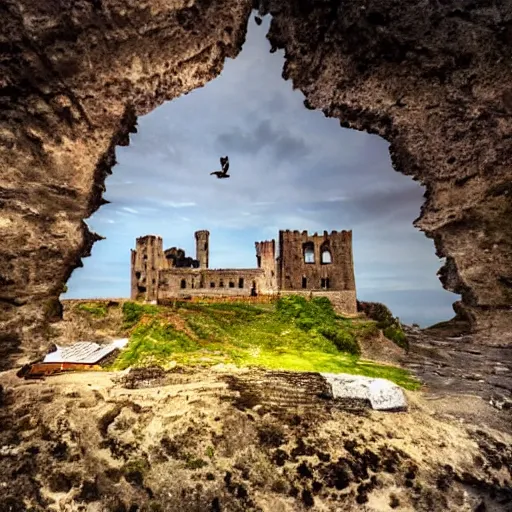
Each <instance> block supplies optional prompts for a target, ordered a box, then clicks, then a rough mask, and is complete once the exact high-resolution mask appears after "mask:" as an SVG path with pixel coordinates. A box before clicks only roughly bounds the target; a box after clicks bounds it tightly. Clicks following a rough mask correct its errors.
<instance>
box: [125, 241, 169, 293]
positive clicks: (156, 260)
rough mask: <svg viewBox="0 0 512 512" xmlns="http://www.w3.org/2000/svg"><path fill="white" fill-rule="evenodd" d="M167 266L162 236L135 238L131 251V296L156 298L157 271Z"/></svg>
mask: <svg viewBox="0 0 512 512" xmlns="http://www.w3.org/2000/svg"><path fill="white" fill-rule="evenodd" d="M168 267H169V264H168V261H167V258H166V257H165V253H164V247H163V240H162V237H160V236H158V235H146V236H141V237H140V238H137V240H136V242H135V250H132V252H131V297H132V298H134V297H136V298H138V299H141V300H145V301H154V300H157V295H158V293H157V292H158V272H159V270H161V269H162V268H168Z"/></svg>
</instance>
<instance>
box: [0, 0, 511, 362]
mask: <svg viewBox="0 0 512 512" xmlns="http://www.w3.org/2000/svg"><path fill="white" fill-rule="evenodd" d="M251 7H252V6H251V2H250V1H248V0H209V1H208V0H196V1H193V0H190V1H187V2H185V1H179V0H177V1H175V2H172V3H170V2H167V1H162V0H74V1H73V2H68V1H67V0H40V1H39V2H33V1H32V0H2V1H1V2H0V18H1V20H2V23H1V24H0V169H1V171H0V172H1V176H2V179H1V182H0V206H1V210H0V232H1V235H2V246H1V248H0V287H1V289H0V313H1V318H2V326H1V329H0V333H1V335H0V336H1V339H0V361H1V362H0V365H2V366H3V367H7V366H9V365H10V364H12V361H13V360H14V359H13V358H14V357H16V351H19V350H20V348H19V347H20V344H21V345H22V346H23V347H24V348H25V350H26V352H27V354H29V353H30V352H31V351H32V352H37V351H38V350H40V349H41V347H42V346H44V344H45V343H46V333H45V328H46V327H45V326H46V325H47V320H51V319H57V318H58V317H59V314H60V304H59V302H58V296H59V294H60V292H61V291H62V288H63V284H64V283H65V282H66V280H67V279H68V278H69V276H70V275H71V272H72V270H73V269H74V268H76V267H77V266H80V265H81V258H82V257H84V256H86V255H88V254H89V252H90V249H91V246H92V244H93V243H94V241H95V240H97V239H98V235H96V234H94V233H90V232H89V230H88V229H87V227H86V225H85V223H84V222H83V219H85V218H87V217H88V216H90V215H91V214H92V213H93V212H94V211H95V210H96V209H97V208H98V207H99V206H100V205H101V204H102V192H103V190H104V179H105V177H106V175H107V174H108V173H109V172H111V167H112V166H113V165H114V164H115V153H114V150H115V146H116V145H126V144H128V142H129V133H130V132H133V131H134V130H135V124H136V118H137V116H138V115H142V114H145V113H147V112H149V111H150V110H152V109H153V108H155V107H156V106H158V105H159V104H161V103H162V102H163V101H165V100H169V99H172V98H175V97H177V96H179V95H180V94H183V93H186V92H189V91H191V90H192V89H194V88H197V87H200V86H202V85H204V84H205V83H206V82H207V81H209V80H211V79H212V78H214V77H215V76H217V75H218V74H219V73H220V71H221V69H222V65H223V62H224V59H225V58H226V57H235V56H236V55H237V54H238V52H239V51H240V49H241V46H242V44H243V42H244V39H245V32H246V23H247V19H248V17H249V15H250V11H251ZM255 7H258V8H259V9H260V11H261V12H262V13H267V12H270V13H271V14H272V15H273V21H272V25H271V30H270V34H269V39H270V41H271V43H272V45H273V49H276V48H284V49H285V52H286V65H285V69H284V73H283V76H284V77H285V78H287V79H292V80H293V85H294V87H296V88H300V89H301V90H302V91H303V92H304V94H305V95H306V98H307V100H306V102H305V104H306V106H307V107H308V108H315V109H321V110H323V111H324V113H325V114H326V115H328V116H332V117H337V118H339V119H340V120H341V124H342V125H343V126H347V127H352V128H356V129H361V130H367V131H369V132H372V133H378V134H379V135H381V136H383V137H384V138H386V139H387V140H388V141H390V143H391V155H392V159H393V163H394V165H395V167H396V169H397V170H400V171H401V172H404V173H405V174H408V175H411V176H413V177H414V178H415V179H417V180H420V181H421V182H422V183H423V184H425V185H426V187H427V194H426V198H427V200H426V203H425V205H424V207H423V208H422V212H421V217H420V218H419V219H418V220H417V221H416V224H417V226H418V227H419V228H420V229H422V230H423V231H424V232H425V233H426V234H427V236H429V237H431V238H433V239H434V242H435V244H436V248H437V253H438V255H439V256H444V257H446V258H447V260H446V265H445V266H444V267H443V269H442V271H441V273H440V277H441V280H442V282H443V285H444V286H445V287H446V288H447V289H450V290H453V291H456V292H458V293H461V294H462V302H463V304H464V310H465V311H466V312H467V313H469V314H470V316H471V318H472V320H473V324H474V327H475V329H480V330H481V332H483V331H486V332H487V331H489V329H490V328H492V329H495V330H496V332H498V333H499V336H495V337H494V338H492V341H497V342H503V341H506V334H507V329H508V333H509V334H510V330H512V325H511V323H512V320H511V316H512V313H511V305H512V289H511V286H512V232H511V231H512V228H511V220H510V219H511V218H512V212H511V209H512V208H511V201H510V194H511V191H512V184H511V182H510V178H509V177H508V176H507V171H508V173H509V172H510V167H511V163H512V144H511V138H512V89H511V88H510V84H511V83H512V72H511V71H512V70H511V66H512V64H511V60H510V52H511V46H512V12H511V10H512V7H511V4H510V2H501V1H492V0H473V1H471V2H469V1H466V0H458V1H444V0H429V1H425V0H422V1H417V0H401V1H398V0H346V1H341V2H340V1H334V0H316V1H313V0H311V1H299V0H296V1H293V0H288V1H284V0H271V1H269V2H267V1H265V2H263V3H261V4H259V3H258V2H257V3H256V4H255ZM509 341H510V337H509Z"/></svg>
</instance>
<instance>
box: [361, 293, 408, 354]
mask: <svg viewBox="0 0 512 512" xmlns="http://www.w3.org/2000/svg"><path fill="white" fill-rule="evenodd" d="M357 310H358V311H362V312H363V313H365V314H366V316H368V317H369V318H371V319H372V320H375V321H376V322H377V327H378V328H379V329H381V330H382V332H383V333H384V336H386V338H388V339H389V340H391V341H392V342H393V343H395V344H396V345H398V346H399V347H401V348H403V349H405V350H409V342H408V341H407V336H406V335H405V333H404V331H403V329H402V325H401V324H400V321H399V320H398V318H395V317H394V316H393V314H392V313H391V311H390V310H389V308H388V307H387V306H385V305H384V304H381V303H380V302H359V301H357Z"/></svg>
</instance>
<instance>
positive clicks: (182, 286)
mask: <svg viewBox="0 0 512 512" xmlns="http://www.w3.org/2000/svg"><path fill="white" fill-rule="evenodd" d="M180 286H181V288H186V287H187V281H185V279H182V280H181V284H180Z"/></svg>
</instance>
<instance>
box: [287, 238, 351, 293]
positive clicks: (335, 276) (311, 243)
mask: <svg viewBox="0 0 512 512" xmlns="http://www.w3.org/2000/svg"><path fill="white" fill-rule="evenodd" d="M279 247H280V254H279V259H278V286H279V288H280V289H281V290H293V291H300V290H320V291H321V290H329V291H344V290H354V291H355V277H354V264H353V256H352V231H341V232H337V231H333V232H331V233H328V232H327V231H324V233H323V235H318V234H317V233H315V234H314V235H309V234H308V232H307V231H302V232H299V231H280V232H279ZM306 248H307V249H309V248H310V249H311V250H312V253H313V256H314V262H313V263H308V262H306V261H305V249H306ZM325 250H327V252H328V253H329V254H330V260H331V262H330V263H322V253H323V252H324V251H325Z"/></svg>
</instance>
